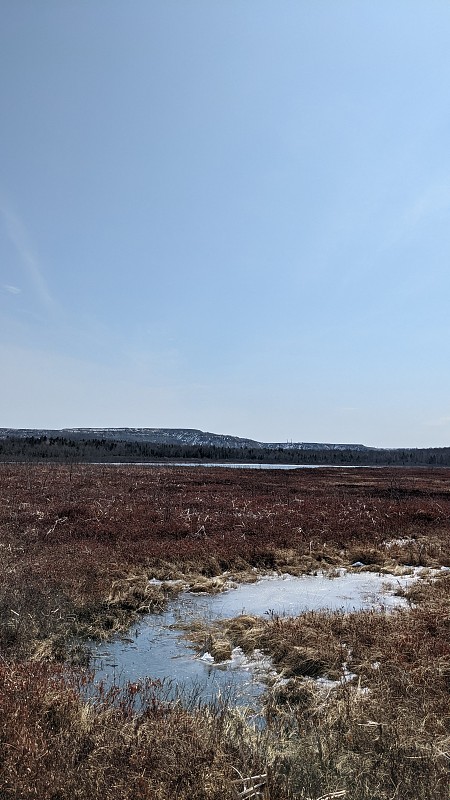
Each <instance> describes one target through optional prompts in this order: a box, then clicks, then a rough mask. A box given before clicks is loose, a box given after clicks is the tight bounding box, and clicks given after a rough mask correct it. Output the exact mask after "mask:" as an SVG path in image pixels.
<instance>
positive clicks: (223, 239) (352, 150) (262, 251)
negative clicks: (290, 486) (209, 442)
mask: <svg viewBox="0 0 450 800" xmlns="http://www.w3.org/2000/svg"><path fill="white" fill-rule="evenodd" d="M449 42H450V4H449V3H448V2H447V0H442V2H440V1H438V0H396V2H395V3H392V2H391V0H367V2H364V3H363V2H361V1H360V0H355V2H353V0H340V2H336V1H335V0H133V1H132V2H129V0H39V2H36V0H2V2H1V3H0V108H1V112H2V113H1V123H0V145H1V146H0V375H1V376H2V381H1V388H0V427H21V428H23V427H29V428H32V427H38V428H39V427H40V428H62V427H75V426H80V427H81V426H83V427H172V428H200V429H202V430H208V431H213V432H216V433H227V434H233V435H238V436H244V437H250V438H253V439H258V440H260V441H279V442H285V441H287V440H292V441H305V442H335V443H338V442H343V443H345V442H348V443H355V442H360V443H364V444H366V445H371V446H379V447H407V446H409V447H428V446H449V445H450V369H449V365H450V313H449V304H450V263H449V256H450V224H449V223H450V93H449V86H450V47H449Z"/></svg>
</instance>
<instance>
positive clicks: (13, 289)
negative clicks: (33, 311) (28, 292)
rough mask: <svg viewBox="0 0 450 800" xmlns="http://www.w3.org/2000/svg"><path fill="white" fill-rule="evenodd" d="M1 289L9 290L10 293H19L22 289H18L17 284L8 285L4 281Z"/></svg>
mask: <svg viewBox="0 0 450 800" xmlns="http://www.w3.org/2000/svg"><path fill="white" fill-rule="evenodd" d="M2 289H4V290H5V292H9V293H10V294H20V293H21V291H22V289H19V287H18V286H10V285H9V284H8V283H4V284H3V286H2Z"/></svg>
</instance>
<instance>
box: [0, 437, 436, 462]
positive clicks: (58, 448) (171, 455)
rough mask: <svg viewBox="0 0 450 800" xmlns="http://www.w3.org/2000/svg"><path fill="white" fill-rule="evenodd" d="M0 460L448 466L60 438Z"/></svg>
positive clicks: (389, 457)
mask: <svg viewBox="0 0 450 800" xmlns="http://www.w3.org/2000/svg"><path fill="white" fill-rule="evenodd" d="M0 461H3V462H6V461H15V462H19V461H20V462H21V461H25V462H32V461H50V462H57V463H66V462H68V463H92V462H101V463H108V462H115V461H127V462H135V463H141V462H145V461H161V462H165V461H211V462H218V461H220V462H222V461H223V462H244V463H261V464H305V465H308V464H309V465H311V466H318V465H323V466H436V467H446V466H450V447H433V448H416V449H414V448H412V449H395V450H387V449H382V450H376V449H373V450H371V449H367V450H363V451H359V450H351V449H344V450H322V449H317V450H289V449H288V450H285V449H284V448H279V449H277V450H272V449H269V448H253V447H239V448H230V447H217V446H212V445H184V444H154V443H148V442H128V441H112V440H109V439H92V438H78V437H76V438H67V437H63V436H55V437H48V436H30V437H13V436H12V437H8V438H5V439H2V440H0Z"/></svg>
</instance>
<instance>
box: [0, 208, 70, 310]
mask: <svg viewBox="0 0 450 800" xmlns="http://www.w3.org/2000/svg"><path fill="white" fill-rule="evenodd" d="M0 217H1V219H2V221H3V224H4V227H5V230H6V233H7V235H8V238H9V240H10V242H11V244H12V245H13V246H14V248H15V250H16V252H17V254H18V256H19V258H20V261H21V263H22V265H23V267H24V269H25V271H26V273H27V275H28V278H29V280H30V282H31V285H32V286H33V288H34V290H35V292H36V295H37V297H38V299H39V301H40V302H41V304H42V305H43V306H45V307H46V308H47V310H52V311H54V310H55V308H56V303H55V301H54V299H53V297H52V296H51V294H50V291H49V289H48V286H47V283H46V280H45V278H44V275H43V272H42V268H41V266H40V264H39V260H38V258H37V256H36V254H35V252H34V249H33V247H32V245H31V243H30V239H29V236H28V233H27V230H26V228H25V225H24V223H23V222H22V220H21V219H20V217H19V216H18V215H17V214H16V213H15V212H14V211H13V210H12V208H11V206H10V204H9V202H8V201H7V199H6V198H5V196H4V195H3V194H1V193H0ZM4 288H6V289H7V291H11V292H12V293H13V294H14V293H16V294H17V292H18V291H20V289H18V287H15V286H9V287H6V286H5V287H4ZM16 290H17V291H16Z"/></svg>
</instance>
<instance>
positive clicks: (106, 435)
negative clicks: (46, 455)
mask: <svg viewBox="0 0 450 800" xmlns="http://www.w3.org/2000/svg"><path fill="white" fill-rule="evenodd" d="M43 436H48V437H58V436H59V437H64V438H70V439H104V440H106V441H120V442H140V443H143V444H182V445H191V446H203V447H225V448H230V449H231V448H232V449H239V448H242V449H244V448H246V447H251V448H253V449H261V450H355V451H359V452H360V451H367V450H376V449H378V448H374V447H367V446H366V445H363V444H331V443H328V442H325V443H324V442H258V441H256V440H254V439H245V438H242V437H240V436H229V435H226V434H220V433H210V432H208V431H201V430H197V429H196V428H60V429H47V428H0V439H8V438H11V437H17V438H29V437H43Z"/></svg>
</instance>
